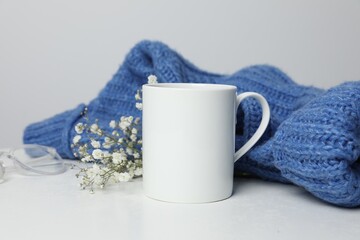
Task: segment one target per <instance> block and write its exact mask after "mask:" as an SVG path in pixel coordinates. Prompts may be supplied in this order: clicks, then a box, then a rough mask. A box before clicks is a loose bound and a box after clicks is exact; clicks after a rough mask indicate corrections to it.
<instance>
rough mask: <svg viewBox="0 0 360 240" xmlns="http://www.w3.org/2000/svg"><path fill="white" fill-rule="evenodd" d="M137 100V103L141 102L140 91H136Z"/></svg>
mask: <svg viewBox="0 0 360 240" xmlns="http://www.w3.org/2000/svg"><path fill="white" fill-rule="evenodd" d="M135 100H137V101H139V100H141V95H140V90H137V91H136V94H135Z"/></svg>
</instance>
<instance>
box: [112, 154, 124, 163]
mask: <svg viewBox="0 0 360 240" xmlns="http://www.w3.org/2000/svg"><path fill="white" fill-rule="evenodd" d="M121 158H122V156H121V153H119V152H114V153H113V154H112V161H113V163H115V164H119V163H120V162H121Z"/></svg>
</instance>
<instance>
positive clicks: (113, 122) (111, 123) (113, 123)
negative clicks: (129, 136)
mask: <svg viewBox="0 0 360 240" xmlns="http://www.w3.org/2000/svg"><path fill="white" fill-rule="evenodd" d="M109 126H110V127H111V128H115V127H116V122H115V120H111V122H110V123H109Z"/></svg>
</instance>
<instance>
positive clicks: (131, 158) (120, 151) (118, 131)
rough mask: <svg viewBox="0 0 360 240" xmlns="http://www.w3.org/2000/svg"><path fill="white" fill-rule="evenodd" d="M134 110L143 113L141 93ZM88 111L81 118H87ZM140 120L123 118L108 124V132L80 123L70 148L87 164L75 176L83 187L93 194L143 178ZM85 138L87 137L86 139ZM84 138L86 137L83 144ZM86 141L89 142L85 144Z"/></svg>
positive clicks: (96, 125)
mask: <svg viewBox="0 0 360 240" xmlns="http://www.w3.org/2000/svg"><path fill="white" fill-rule="evenodd" d="M148 82H149V83H150V84H154V83H157V78H156V76H154V75H150V76H149V77H148ZM135 99H136V101H139V102H136V105H135V107H136V108H138V109H139V110H142V108H143V105H142V103H141V100H142V91H141V90H138V91H137V92H136V94H135ZM86 114H87V111H85V112H84V114H83V115H82V116H83V117H84V119H85V120H87V121H89V118H87V116H86ZM140 121H141V119H140V118H139V117H137V118H135V119H134V117H133V116H122V117H121V118H120V119H119V120H118V121H115V120H111V121H110V122H109V124H108V126H109V127H110V128H107V129H109V132H106V131H105V129H102V128H101V127H102V126H101V125H99V124H100V122H99V121H98V120H96V121H95V122H93V123H92V124H91V123H89V122H87V123H78V124H76V126H75V131H76V133H77V135H76V136H75V137H74V138H73V143H72V144H71V148H72V150H73V153H74V156H76V157H79V158H80V159H81V161H82V162H84V163H94V164H93V165H92V166H89V164H86V167H85V168H80V171H79V173H78V174H76V176H77V177H78V178H79V179H80V187H81V188H82V189H86V188H87V189H89V190H90V192H91V193H93V192H94V189H95V187H98V188H104V187H105V186H106V184H109V183H118V182H128V181H130V180H131V179H132V178H134V177H139V176H141V175H142V172H143V170H142V139H141V135H140V134H141V128H139V124H140ZM85 134H86V135H85ZM82 136H85V137H84V139H82V141H80V140H81V138H82ZM85 139H90V140H88V141H89V142H86V143H84V142H85Z"/></svg>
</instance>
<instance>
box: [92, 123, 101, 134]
mask: <svg viewBox="0 0 360 240" xmlns="http://www.w3.org/2000/svg"><path fill="white" fill-rule="evenodd" d="M90 132H92V133H94V134H97V135H101V134H102V130H101V129H100V128H99V125H97V124H96V123H94V124H92V125H91V126H90Z"/></svg>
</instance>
